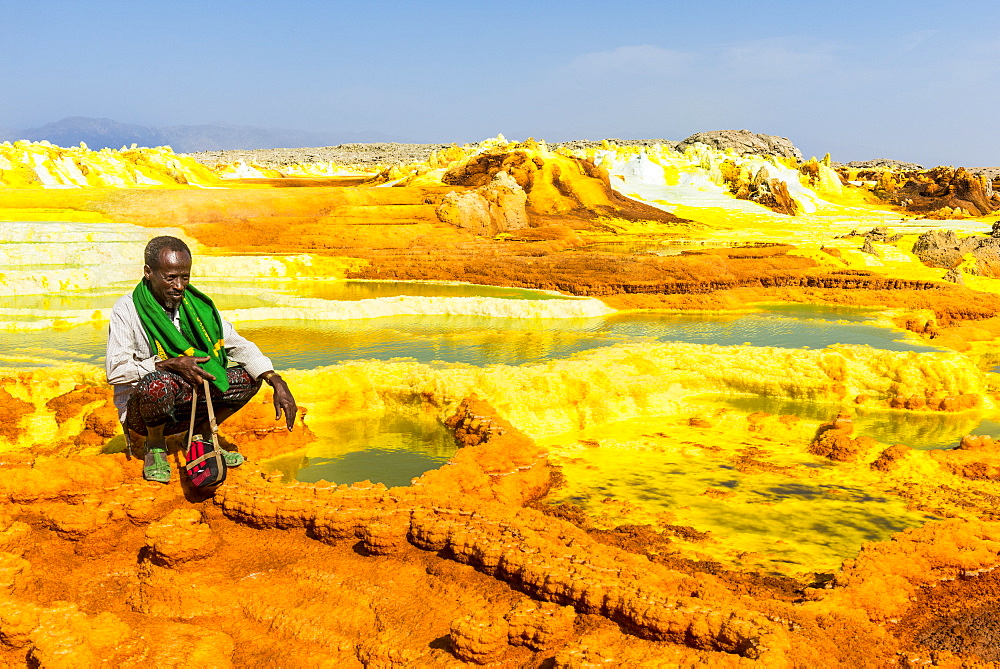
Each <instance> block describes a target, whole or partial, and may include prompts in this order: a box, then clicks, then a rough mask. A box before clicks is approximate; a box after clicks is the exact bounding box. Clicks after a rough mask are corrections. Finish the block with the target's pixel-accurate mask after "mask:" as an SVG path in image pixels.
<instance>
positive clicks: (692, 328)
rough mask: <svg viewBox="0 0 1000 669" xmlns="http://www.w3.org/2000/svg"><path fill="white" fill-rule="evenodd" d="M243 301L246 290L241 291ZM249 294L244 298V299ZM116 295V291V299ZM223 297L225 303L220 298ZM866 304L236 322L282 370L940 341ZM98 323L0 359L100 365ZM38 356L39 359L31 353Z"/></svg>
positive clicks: (44, 338) (18, 337) (0, 343)
mask: <svg viewBox="0 0 1000 669" xmlns="http://www.w3.org/2000/svg"><path fill="white" fill-rule="evenodd" d="M240 299H244V298H240ZM247 299H249V298H247ZM112 302H113V299H112ZM220 303H222V304H224V302H223V301H222V300H220ZM871 317H872V311H871V310H863V309H851V308H848V307H826V306H814V305H782V306H775V307H767V308H763V309H761V310H759V311H757V312H753V313H745V314H675V313H617V314H612V315H610V316H603V317H597V318H492V317H487V316H460V315H444V316H383V317H380V318H365V319H352V320H323V321H320V320H308V321H304V320H271V321H250V322H246V323H241V324H238V325H237V329H238V330H239V332H240V334H242V335H244V336H246V337H247V338H249V339H250V340H252V341H253V342H255V343H256V344H257V345H258V346H260V348H261V350H262V351H263V352H264V354H265V355H267V356H268V357H270V358H271V360H272V362H274V364H275V366H276V367H277V368H278V369H313V368H316V367H321V366H325V365H332V364H336V363H338V362H343V361H350V360H368V359H375V360H389V359H392V358H409V359H413V360H417V361H418V362H425V363H426V362H432V361H444V362H459V363H466V364H470V365H477V366H479V365H491V364H506V365H521V364H525V363H534V362H543V361H545V360H551V359H559V358H566V357H569V356H571V355H573V354H575V353H579V352H581V351H586V350H590V349H594V348H601V347H605V346H611V345H614V344H619V343H633V342H641V341H681V342H688V343H695V344H719V345H724V346H732V345H740V344H744V343H748V344H751V345H754V346H773V347H778V348H800V347H812V348H823V347H825V346H829V345H831V344H865V345H869V346H872V347H874V348H881V349H887V350H891V351H936V350H939V349H936V348H933V347H930V346H925V345H923V344H919V343H915V342H912V341H908V340H905V339H903V337H904V336H905V335H904V333H903V332H901V331H898V330H893V329H890V328H884V327H879V326H875V325H870V324H868V323H867V322H866V321H867V320H868V319H870V318H871ZM105 346H106V330H105V326H104V325H103V324H101V323H99V322H98V323H94V324H85V325H80V326H76V327H72V328H68V329H65V330H60V331H51V330H25V331H21V332H9V331H0V364H4V363H5V362H6V363H9V364H13V363H16V364H19V365H22V366H38V365H49V364H53V361H56V362H58V361H61V360H84V361H90V362H93V363H94V364H103V358H104V349H105ZM35 358H37V360H36V361H35V362H32V360H33V359H35Z"/></svg>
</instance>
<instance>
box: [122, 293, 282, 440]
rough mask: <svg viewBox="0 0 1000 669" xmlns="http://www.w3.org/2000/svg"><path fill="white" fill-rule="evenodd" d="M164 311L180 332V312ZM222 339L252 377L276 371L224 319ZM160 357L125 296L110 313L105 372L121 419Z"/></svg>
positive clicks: (133, 304) (131, 304)
mask: <svg viewBox="0 0 1000 669" xmlns="http://www.w3.org/2000/svg"><path fill="white" fill-rule="evenodd" d="M164 311H165V312H166V313H167V315H168V316H170V319H171V321H172V322H173V324H174V327H175V328H177V331H178V332H180V329H181V322H180V310H179V309H174V311H173V312H169V311H166V310H165V309H164ZM222 338H223V340H224V341H225V342H226V355H228V356H229V360H230V361H232V362H235V363H237V364H240V365H242V366H243V367H244V369H246V370H247V373H248V374H249V375H250V376H252V377H253V378H255V379H256V378H257V377H258V376H260V375H261V374H263V373H264V372H269V371H271V370H272V369H274V366H273V365H272V364H271V361H270V359H268V358H267V357H265V356H264V354H263V353H261V352H260V349H259V348H257V345H256V344H254V343H253V342H251V341H249V340H248V339H246V338H244V337H241V336H240V335H239V334H237V332H236V330H235V329H234V328H233V326H232V324H231V323H230V322H229V321H227V320H225V319H222ZM158 360H161V358H160V357H159V356H158V355H156V354H155V352H154V351H153V349H152V347H151V346H150V345H149V338H148V337H147V336H146V330H145V328H143V327H142V321H141V320H139V312H138V311H136V308H135V303H134V302H132V294H131V293H129V294H128V295H122V296H121V297H119V298H118V301H117V302H115V306H114V308H113V309H112V310H111V324H110V325H109V327H108V350H107V355H106V357H105V370H106V372H107V376H108V383H110V384H112V385H113V386H114V387H115V408H116V409H118V417H119V419H120V420H121V422H122V423H124V422H125V407H126V406H127V405H128V398H129V397H130V396H131V395H132V389H133V388H134V387H135V384H136V383H138V382H139V379H141V378H142V377H144V376H145V375H146V374H149V373H150V372H153V371H156V362H157V361H158Z"/></svg>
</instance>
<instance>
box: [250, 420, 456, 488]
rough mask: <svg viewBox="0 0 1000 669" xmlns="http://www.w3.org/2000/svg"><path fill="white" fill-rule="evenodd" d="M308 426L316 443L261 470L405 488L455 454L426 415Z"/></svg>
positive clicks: (447, 436)
mask: <svg viewBox="0 0 1000 669" xmlns="http://www.w3.org/2000/svg"><path fill="white" fill-rule="evenodd" d="M310 426H312V428H313V430H314V432H316V434H317V441H316V442H315V443H313V444H312V445H311V446H310V447H309V448H308V449H307V450H306V451H305V453H301V452H299V453H296V454H293V455H290V456H281V457H277V458H272V459H270V460H265V461H263V462H262V463H261V465H262V466H263V468H264V469H265V471H271V472H273V471H280V472H281V473H282V474H283V479H284V480H285V481H302V482H305V483H316V482H318V481H328V482H331V483H338V484H339V483H357V482H359V481H365V480H368V481H371V482H372V483H383V484H385V485H386V486H387V487H393V486H407V485H410V481H411V479H413V478H415V477H418V476H420V475H421V474H423V473H425V472H427V471H430V470H432V469H437V468H438V467H440V466H441V465H443V464H444V463H446V462H448V460H449V459H450V458H451V457H452V456H453V455H454V454H455V452H456V451H457V450H458V448H457V446H456V444H455V437H454V435H453V434H452V433H451V431H450V430H448V429H447V428H446V427H445V426H444V425H442V424H441V423H440V422H439V421H437V420H436V419H434V418H432V417H427V416H419V415H418V416H411V415H395V414H393V415H383V416H379V417H376V418H365V419H350V420H333V421H318V422H316V423H315V424H314V422H313V421H310Z"/></svg>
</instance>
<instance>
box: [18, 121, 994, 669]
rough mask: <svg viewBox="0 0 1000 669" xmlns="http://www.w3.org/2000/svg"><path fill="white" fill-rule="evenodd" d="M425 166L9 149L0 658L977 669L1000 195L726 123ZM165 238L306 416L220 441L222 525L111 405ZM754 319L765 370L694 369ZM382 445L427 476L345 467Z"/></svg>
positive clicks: (745, 358)
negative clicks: (145, 463)
mask: <svg viewBox="0 0 1000 669" xmlns="http://www.w3.org/2000/svg"><path fill="white" fill-rule="evenodd" d="M426 148H427V151H426V153H420V152H416V150H414V152H411V153H405V152H402V151H396V152H395V153H394V152H392V151H383V149H382V148H380V147H374V148H372V149H371V150H370V151H367V152H360V153H359V154H358V155H359V156H360V158H358V159H353V158H352V157H351V156H349V155H347V154H344V153H337V152H331V153H322V152H316V153H314V154H313V155H312V158H309V157H308V156H301V157H298V156H293V155H291V154H289V155H287V156H286V155H282V156H279V157H278V158H275V159H274V160H270V159H265V157H263V156H258V155H250V154H248V155H243V156H235V157H232V156H222V155H220V156H201V157H200V158H201V160H202V161H203V162H198V161H196V160H195V159H194V158H193V157H190V156H183V155H177V154H174V153H173V151H171V150H170V149H169V148H168V147H159V148H152V149H150V148H137V147H132V148H123V149H122V150H120V151H110V150H102V151H99V152H94V151H90V150H88V149H87V148H86V147H85V146H80V147H70V148H62V147H56V146H52V145H49V144H47V143H38V144H33V143H28V142H16V143H13V144H3V145H0V342H2V344H3V346H2V348H0V461H2V463H3V464H2V467H0V589H2V590H3V592H4V597H3V601H2V602H0V659H2V663H3V664H4V666H39V667H91V666H93V667H97V666H104V665H110V664H113V665H115V666H123V667H147V666H177V667H181V666H199V667H201V666H219V667H227V666H239V667H254V666H261V667H263V666H282V667H333V666H337V667H340V666H348V667H350V666H357V667H361V666H371V667H390V666H401V667H403V666H421V667H424V666H429V667H456V666H500V667H566V668H569V667H590V666H650V667H652V666H667V665H669V666H723V667H754V666H757V667H803V666H810V667H814V666H815V667H834V666H897V665H898V666H924V665H927V664H934V665H937V666H944V667H960V666H983V664H982V663H986V662H998V661H1000V656H998V655H997V653H996V645H995V643H991V642H990V639H991V638H992V637H991V636H990V635H991V634H992V631H991V630H992V629H993V627H991V625H993V620H994V618H995V615H994V610H995V608H996V605H997V602H998V601H1000V586H998V583H1000V581H998V580H997V579H998V578H1000V577H998V576H997V574H998V573H1000V572H997V571H996V567H997V566H998V565H1000V517H998V516H997V511H996V508H997V501H998V499H1000V488H998V480H1000V445H998V444H1000V434H998V433H997V431H996V426H997V424H998V423H1000V415H998V414H1000V406H998V401H1000V394H998V393H1000V377H998V375H997V373H996V372H995V371H994V370H995V369H996V368H997V366H998V365H1000V353H997V351H998V348H997V346H998V338H1000V278H997V277H998V276H1000V274H998V268H1000V255H998V250H997V247H996V240H997V237H996V235H997V234H998V233H997V232H996V230H997V225H996V222H997V221H996V214H997V212H998V210H1000V200H998V196H997V191H996V190H995V188H996V187H997V185H998V184H996V183H994V182H993V181H991V180H989V178H988V176H983V175H980V174H975V173H972V172H970V171H968V170H965V169H962V168H957V169H956V168H934V169H930V170H924V169H923V168H920V167H919V166H914V165H904V164H901V165H895V164H893V163H892V162H891V161H888V162H887V161H881V162H878V163H877V164H875V163H873V164H862V165H846V166H845V165H838V164H836V163H834V162H833V161H832V160H831V159H830V157H829V156H824V157H822V158H810V159H803V157H802V156H801V155H800V154H799V153H798V152H797V150H796V149H795V147H794V146H792V145H791V143H790V142H788V140H785V139H784V138H778V137H770V136H766V135H755V134H753V133H750V132H748V131H724V132H717V133H702V134H698V135H694V136H692V137H690V138H688V139H687V140H685V141H684V142H682V143H680V144H675V143H672V142H662V141H648V142H628V143H626V142H622V143H619V142H615V141H610V140H608V141H604V142H575V143H566V144H563V145H548V144H546V143H545V142H544V141H541V140H538V141H536V140H529V141H526V142H521V143H518V142H509V141H507V140H506V139H505V138H503V137H502V136H498V137H496V138H492V139H489V140H486V141H484V142H481V143H479V144H477V145H466V146H456V145H450V146H449V145H439V146H435V147H426ZM421 150H423V149H421ZM407 151H409V149H407ZM400 157H402V158H404V159H403V161H402V162H400V161H398V160H396V158H400ZM158 234H172V235H177V236H181V237H183V238H185V239H186V240H187V241H188V243H189V244H190V245H191V246H192V248H193V249H194V257H195V269H194V272H195V275H196V276H195V278H194V279H193V282H195V283H197V285H199V286H200V287H203V288H204V289H205V290H206V292H208V293H210V294H211V295H212V297H213V298H214V299H215V300H216V303H217V304H218V305H219V307H220V309H221V310H222V312H223V313H224V315H225V316H226V317H227V318H228V319H229V320H231V321H233V322H234V323H236V325H237V327H238V328H240V330H241V332H251V333H253V334H254V336H255V337H257V338H259V340H260V341H261V342H262V343H266V344H267V345H268V346H271V347H273V350H265V353H266V354H270V355H273V356H275V359H276V360H282V361H284V362H283V363H282V364H281V365H280V371H281V372H282V375H283V376H284V377H285V378H286V379H287V381H288V383H289V385H290V387H291V388H292V389H293V391H294V393H295V396H296V399H297V400H298V402H299V405H300V407H301V408H302V411H301V413H300V417H299V419H298V420H297V422H296V424H295V426H294V429H293V430H292V431H288V430H286V429H284V428H283V427H282V426H281V425H280V424H278V423H276V422H274V420H273V407H272V405H271V403H270V396H269V394H268V393H267V392H262V393H261V394H260V395H259V396H258V397H256V398H255V399H254V400H253V401H252V402H251V403H250V404H249V405H248V406H247V407H246V408H245V409H244V410H242V411H241V412H240V413H238V414H237V415H236V416H234V417H233V418H231V419H230V420H228V421H226V422H225V423H224V424H223V425H222V429H221V437H222V440H223V443H224V445H225V446H226V447H227V448H231V449H233V450H238V451H240V452H241V453H243V454H244V456H245V457H246V458H247V460H248V462H247V463H246V464H245V465H244V466H242V467H241V468H239V469H234V470H232V471H230V472H229V477H228V480H227V482H226V484H225V485H224V486H223V487H222V488H220V489H219V490H217V491H214V492H208V493H205V492H198V491H195V490H193V489H191V488H190V487H189V486H188V485H187V484H186V482H184V481H182V480H179V477H178V476H177V475H176V472H177V471H178V469H179V468H180V466H181V460H182V455H181V451H182V444H181V443H180V441H179V440H176V439H172V440H170V441H169V442H168V448H169V459H170V461H171V463H172V465H173V467H174V471H175V476H174V479H173V481H172V482H171V483H170V484H168V485H161V484H157V483H150V482H145V481H143V480H142V478H141V468H142V465H141V462H142V448H143V444H142V443H141V439H139V440H135V441H132V440H126V439H125V436H124V435H123V434H122V430H121V426H120V425H119V423H118V418H117V413H116V411H115V409H114V405H113V403H112V396H111V390H110V387H109V386H107V384H106V383H105V381H104V372H103V364H102V363H103V360H102V352H101V345H102V342H103V336H104V335H103V332H104V328H106V327H107V320H108V317H109V313H110V308H111V305H112V304H113V303H114V300H115V299H116V298H117V296H119V295H121V294H123V293H125V292H127V291H129V290H131V288H132V286H134V284H135V281H136V280H137V279H138V276H139V271H140V268H141V260H140V258H141V253H142V248H143V246H144V245H145V243H146V241H147V240H148V239H149V238H151V237H153V236H155V235H158ZM349 286H350V288H349ZM695 315H698V316H704V317H705V318H704V319H703V320H694V319H692V320H689V321H683V322H685V323H688V327H690V328H691V329H697V328H702V329H703V330H704V337H702V338H700V339H692V340H685V341H675V340H673V339H672V338H671V337H670V336H667V335H663V334H662V332H663V331H664V330H663V329H662V327H661V326H662V324H663V323H665V322H667V320H669V318H670V317H672V316H678V317H685V318H688V317H692V316H695ZM747 316H754V317H756V318H758V319H759V320H757V321H753V323H756V325H755V326H754V327H756V328H758V329H763V328H764V325H761V324H762V323H763V324H768V323H769V324H770V325H772V326H773V328H772V329H773V330H775V331H776V332H777V333H778V334H777V335H775V337H776V338H777V339H776V340H775V341H774V342H772V343H766V342H764V343H762V342H759V341H756V340H755V343H743V341H742V339H737V340H735V341H729V340H726V341H727V343H726V344H725V345H723V344H722V343H720V341H721V340H723V339H725V337H726V336H727V333H729V332H730V331H731V330H732V329H733V328H736V327H737V326H738V324H739V323H741V322H742V321H741V319H743V318H745V317H747ZM768 319H770V320H768ZM859 323H860V324H863V327H866V328H869V329H873V330H878V331H879V332H880V333H881V334H882V337H881V338H871V339H870V340H866V341H865V342H864V343H849V342H846V341H845V340H843V339H836V338H832V339H828V340H826V341H829V342H831V343H830V344H829V345H823V344H819V345H817V343H816V342H814V341H811V340H808V339H802V338H801V336H800V337H799V338H796V337H795V335H796V333H797V332H807V331H808V332H812V331H814V330H810V329H809V328H816V329H818V330H822V329H823V328H827V329H829V330H830V331H831V332H835V333H845V336H846V333H848V332H863V330H857V331H855V330H850V327H852V326H854V325H857V324H859ZM609 324H612V325H614V327H611V325H609ZM614 328H618V329H614ZM783 328H784V329H786V330H789V331H790V332H787V333H782V332H781V330H782V329H783ZM837 328H839V329H837ZM608 333H612V334H608ZM637 333H646V334H637ZM778 335H781V337H784V339H781V338H780V337H778ZM769 336H770V335H769ZM713 338H714V339H713ZM716 340H719V341H716ZM779 340H780V341H779ZM893 340H898V341H893ZM95 342H96V344H95ZM345 342H346V343H345ZM789 342H791V343H789ZM837 342H840V343H837ZM886 342H892V344H893V345H891V346H890V345H889V344H887V343H886ZM896 344H898V345H896ZM338 347H340V348H338ZM330 351H334V352H332V353H331V352H330ZM456 351H459V352H460V353H461V355H458V354H456V353H455V352H456ZM501 353H502V354H503V355H506V356H507V357H501V356H500V354H501ZM324 356H325V357H324ZM463 356H464V357H463ZM512 360H515V361H514V362H512ZM402 424H405V425H433V426H434V428H435V429H437V430H439V431H440V430H443V431H446V432H447V440H448V441H449V442H450V444H449V447H448V448H447V449H444V450H445V451H446V455H444V456H442V455H441V453H440V452H439V451H441V450H442V449H441V448H440V446H439V445H436V444H437V442H434V444H432V445H430V446H428V445H426V444H424V445H419V444H418V445H417V446H413V445H412V444H411V445H410V446H406V447H405V448H404V447H399V448H397V449H396V450H392V451H391V452H390V455H389V456H386V457H388V458H389V459H387V460H386V459H383V460H377V459H376V460H371V461H370V462H374V463H382V464H368V465H367V468H366V469H361V470H358V471H359V472H360V473H349V472H353V471H354V470H350V469H348V468H347V464H346V463H347V462H348V461H350V459H351V458H352V457H355V456H358V457H361V456H364V457H368V456H372V457H374V456H373V455H372V454H373V453H374V454H375V455H378V453H376V451H379V448H375V447H373V446H372V443H369V442H373V441H374V437H376V436H377V437H385V440H386V443H389V442H391V443H396V442H399V443H404V442H405V443H410V442H407V441H406V440H405V439H404V438H403V437H406V436H407V435H399V434H391V435H382V434H377V433H378V432H379V430H383V429H384V426H387V425H390V426H391V425H402ZM351 435H355V436H357V435H360V436H359V438H357V439H349V438H347V437H349V436H351ZM409 436H413V435H409ZM393 440H395V441H393ZM379 443H382V442H379ZM407 448H409V449H410V450H409V451H407V450H406V449H407ZM421 449H422V450H421ZM383 456H384V454H383V455H382V456H379V457H383ZM406 458H411V459H413V461H418V462H420V463H422V464H421V467H420V468H418V469H414V470H413V471H412V472H410V474H409V475H407V477H406V478H407V479H408V484H407V485H392V486H387V485H386V484H385V483H383V482H380V479H382V478H383V477H384V475H385V474H386V472H385V471H383V469H384V468H385V467H386V464H385V463H388V462H391V463H393V464H396V463H397V461H402V460H405V459H406ZM361 461H362V462H365V461H364V460H363V458H362V460H361ZM317 463H319V464H317ZM316 466H323V467H326V468H327V469H324V470H323V471H324V472H328V473H326V474H324V476H325V477H326V478H325V479H321V480H319V481H318V482H315V483H311V482H306V477H305V475H304V473H305V472H307V471H309V470H310V469H311V468H313V467H316ZM331 478H332V479H334V480H329V479H331ZM310 480H314V479H310Z"/></svg>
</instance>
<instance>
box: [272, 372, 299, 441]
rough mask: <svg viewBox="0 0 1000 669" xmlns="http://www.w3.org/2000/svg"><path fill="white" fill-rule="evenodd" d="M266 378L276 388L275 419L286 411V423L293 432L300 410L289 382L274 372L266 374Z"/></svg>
mask: <svg viewBox="0 0 1000 669" xmlns="http://www.w3.org/2000/svg"><path fill="white" fill-rule="evenodd" d="M264 380H265V381H267V382H268V383H270V384H271V387H272V388H274V420H279V419H280V418H281V412H282V411H284V412H285V425H287V426H288V431H289V432H291V431H292V428H293V427H295V414H296V413H298V411H299V408H298V406H296V404H295V398H294V397H292V391H291V390H289V389H288V384H287V383H285V380H284V379H283V378H281V377H280V376H278V375H277V374H276V373H274V372H271V373H270V374H268V375H267V376H265V378H264Z"/></svg>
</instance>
